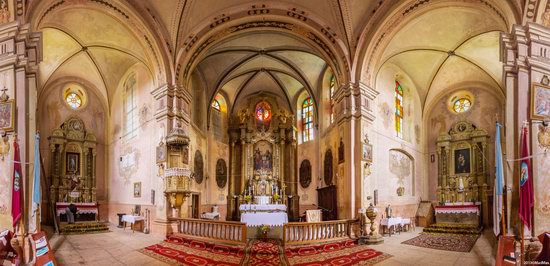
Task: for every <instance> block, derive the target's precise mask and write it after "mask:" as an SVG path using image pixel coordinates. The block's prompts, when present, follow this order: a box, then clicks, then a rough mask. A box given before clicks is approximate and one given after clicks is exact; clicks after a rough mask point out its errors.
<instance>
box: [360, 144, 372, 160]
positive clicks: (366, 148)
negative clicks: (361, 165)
mask: <svg viewBox="0 0 550 266" xmlns="http://www.w3.org/2000/svg"><path fill="white" fill-rule="evenodd" d="M362 159H363V161H367V162H369V163H371V162H372V145H371V144H368V143H363V151H362Z"/></svg>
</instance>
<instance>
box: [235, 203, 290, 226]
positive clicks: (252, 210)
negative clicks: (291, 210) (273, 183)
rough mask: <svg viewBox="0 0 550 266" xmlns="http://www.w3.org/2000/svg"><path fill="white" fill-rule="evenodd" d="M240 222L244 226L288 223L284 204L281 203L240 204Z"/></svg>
mask: <svg viewBox="0 0 550 266" xmlns="http://www.w3.org/2000/svg"><path fill="white" fill-rule="evenodd" d="M239 210H240V211H241V222H242V223H246V226H261V225H268V226H282V225H284V224H286V223H288V216H287V213H286V205H283V204H241V206H239Z"/></svg>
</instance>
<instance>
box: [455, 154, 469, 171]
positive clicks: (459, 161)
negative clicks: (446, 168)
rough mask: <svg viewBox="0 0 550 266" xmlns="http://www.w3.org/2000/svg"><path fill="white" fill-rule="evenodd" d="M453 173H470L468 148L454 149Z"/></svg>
mask: <svg viewBox="0 0 550 266" xmlns="http://www.w3.org/2000/svg"><path fill="white" fill-rule="evenodd" d="M454 156H455V160H454V162H455V174H469V173H470V149H457V150H455V154H454Z"/></svg>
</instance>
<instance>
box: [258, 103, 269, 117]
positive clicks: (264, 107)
mask: <svg viewBox="0 0 550 266" xmlns="http://www.w3.org/2000/svg"><path fill="white" fill-rule="evenodd" d="M256 120H258V121H260V122H265V121H270V120H271V107H270V106H269V104H268V103H267V102H260V103H258V105H256Z"/></svg>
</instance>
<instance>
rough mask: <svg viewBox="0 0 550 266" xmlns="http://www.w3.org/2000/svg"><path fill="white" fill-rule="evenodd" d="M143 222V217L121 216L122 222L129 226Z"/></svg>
mask: <svg viewBox="0 0 550 266" xmlns="http://www.w3.org/2000/svg"><path fill="white" fill-rule="evenodd" d="M143 220H145V217H143V216H137V215H123V216H122V221H123V222H128V223H131V224H134V223H135V222H137V221H143Z"/></svg>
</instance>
